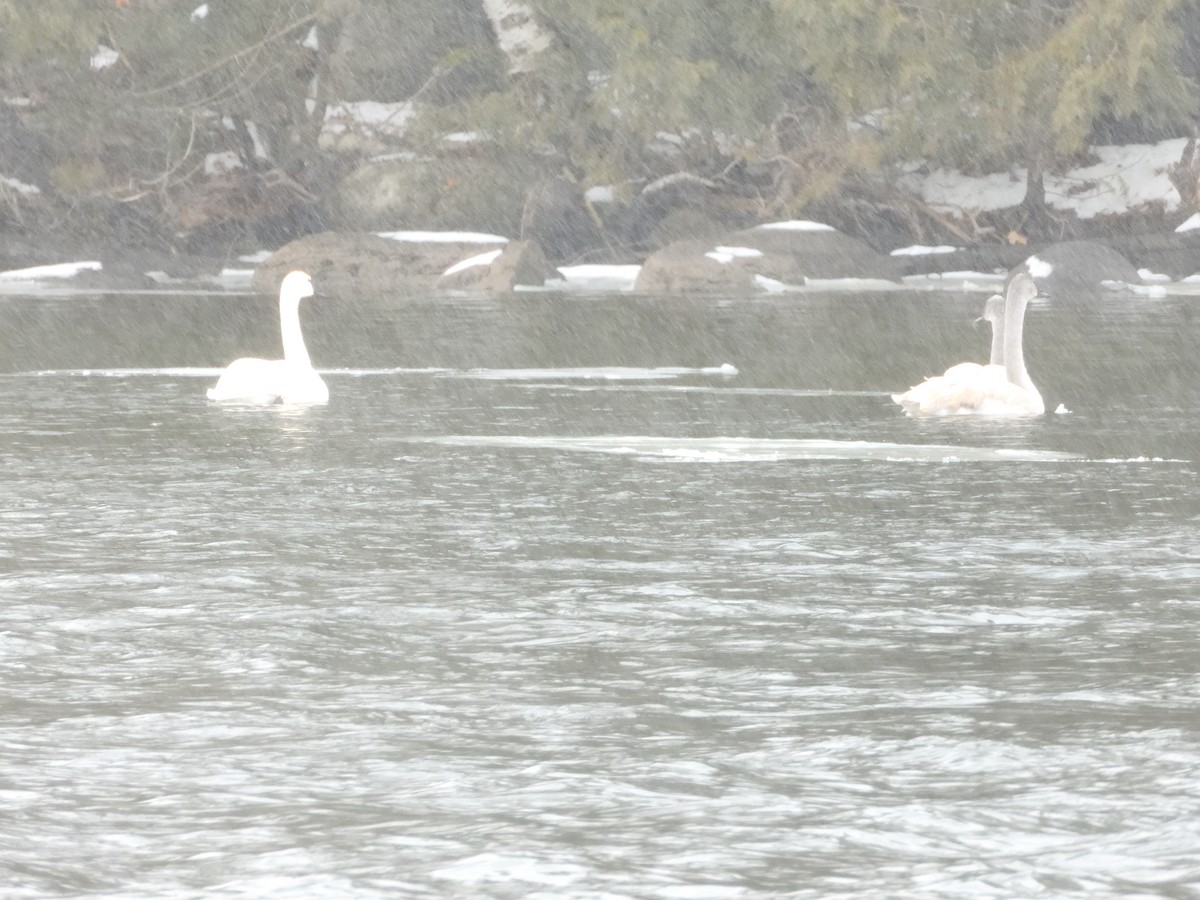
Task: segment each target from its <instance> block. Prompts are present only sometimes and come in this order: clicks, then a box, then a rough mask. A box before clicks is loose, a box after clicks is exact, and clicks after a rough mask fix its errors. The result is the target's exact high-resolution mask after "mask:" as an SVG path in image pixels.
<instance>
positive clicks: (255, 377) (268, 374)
mask: <svg viewBox="0 0 1200 900" xmlns="http://www.w3.org/2000/svg"><path fill="white" fill-rule="evenodd" d="M282 368H283V362H282V360H274V359H254V358H252V357H245V358H243V359H235V360H234V361H233V362H231V363H230V364H229V365H228V366H227V367H226V369H225V371H224V372H222V373H221V377H220V378H218V379H217V383H216V384H215V385H213V386H212V387H211V388H209V389H208V399H209V400H240V401H242V402H244V403H274V402H275V401H276V400H278V399H279V398H280V397H281V396H282V390H283V378H282V372H281V370H282Z"/></svg>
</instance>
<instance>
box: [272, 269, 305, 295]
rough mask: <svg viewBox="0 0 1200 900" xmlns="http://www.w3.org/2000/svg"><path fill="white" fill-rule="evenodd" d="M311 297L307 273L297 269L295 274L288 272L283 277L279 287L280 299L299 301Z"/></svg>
mask: <svg viewBox="0 0 1200 900" xmlns="http://www.w3.org/2000/svg"><path fill="white" fill-rule="evenodd" d="M312 295H313V285H312V279H311V278H309V277H308V273H307V272H301V271H300V270H299V269H297V270H296V271H295V272H288V273H287V274H286V275H285V276H283V283H282V284H280V285H279V296H280V298H283V297H290V298H292V299H293V300H300V299H302V298H304V297H311V296H312Z"/></svg>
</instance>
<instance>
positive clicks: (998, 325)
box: [988, 316, 1004, 366]
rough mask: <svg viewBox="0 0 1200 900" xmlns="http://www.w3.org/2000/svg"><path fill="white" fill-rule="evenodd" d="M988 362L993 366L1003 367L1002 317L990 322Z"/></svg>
mask: <svg viewBox="0 0 1200 900" xmlns="http://www.w3.org/2000/svg"><path fill="white" fill-rule="evenodd" d="M988 362H989V363H990V364H991V365H993V366H1003V365H1004V316H1001V317H1000V318H998V319H996V320H995V321H994V322H992V356H991V358H990V359H989V360H988Z"/></svg>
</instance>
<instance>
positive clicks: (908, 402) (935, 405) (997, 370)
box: [892, 273, 1046, 416]
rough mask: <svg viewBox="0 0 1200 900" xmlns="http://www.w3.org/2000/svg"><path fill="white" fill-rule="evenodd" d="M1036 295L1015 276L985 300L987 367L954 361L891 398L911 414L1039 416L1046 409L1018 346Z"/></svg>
mask: <svg viewBox="0 0 1200 900" xmlns="http://www.w3.org/2000/svg"><path fill="white" fill-rule="evenodd" d="M1037 292H1038V289H1037V285H1036V284H1035V283H1034V281H1033V279H1032V278H1030V277H1029V276H1028V275H1026V274H1025V273H1018V274H1017V275H1015V276H1013V278H1012V280H1011V281H1010V282H1009V284H1008V288H1007V290H1006V291H1005V296H1004V297H1003V298H1001V297H1000V296H999V295H996V296H993V297H990V298H989V299H988V302H987V304H986V305H985V307H984V314H983V318H984V319H986V320H988V321H989V322H991V323H992V353H991V361H990V362H989V363H988V364H987V365H986V366H983V365H979V364H978V363H959V364H958V365H956V366H951V367H950V368H949V369H947V370H946V372H945V374H943V375H939V376H936V377H934V378H929V379H927V380H925V381H924V382H922V383H921V384H918V385H916V386H915V387H913V388H911V389H909V390H908V391H905V392H904V393H903V394H893V395H892V399H893V400H894V401H895V402H896V403H898V404H900V406H902V407H903V408H904V411H905V412H906V413H908V414H909V415H913V416H953V415H975V416H1040V415H1041V414H1042V413H1044V412H1045V411H1046V407H1045V404H1044V403H1043V402H1042V397H1041V394H1039V393H1038V390H1037V388H1036V387H1035V386H1034V384H1033V381H1032V380H1031V379H1030V378H1029V373H1028V372H1027V371H1026V369H1025V358H1024V351H1023V348H1022V341H1023V331H1024V321H1025V307H1026V306H1027V305H1028V303H1029V301H1030V300H1032V299H1033V298H1034V297H1035V296H1037ZM1001 300H1003V303H1002V304H1001ZM1001 306H1002V307H1003V313H1002V314H1001Z"/></svg>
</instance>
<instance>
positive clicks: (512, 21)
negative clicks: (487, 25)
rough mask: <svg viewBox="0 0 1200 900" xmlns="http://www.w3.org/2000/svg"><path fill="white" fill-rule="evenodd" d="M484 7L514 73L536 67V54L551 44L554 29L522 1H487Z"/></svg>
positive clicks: (510, 69) (484, 2)
mask: <svg viewBox="0 0 1200 900" xmlns="http://www.w3.org/2000/svg"><path fill="white" fill-rule="evenodd" d="M483 9H484V12H486V13H487V17H488V19H490V20H491V23H492V28H493V29H495V31H496V41H497V43H498V44H499V45H500V49H501V50H502V51H503V52H504V54H505V55H506V56H507V57H508V59H509V62H510V63H511V65H510V66H509V69H508V71H509V74H510V75H520V74H522V73H524V72H529V71H531V70H532V69H533V68H534V65H535V63H534V57H536V56H537V55H538V54H539V53H541V52H542V51H543V50H545V49H546V48H547V47H549V46H550V45H551V43H552V42H553V41H552V38H551V36H550V32H549V31H547V30H546V29H545V28H543V27H542V26H541V25H539V24H538V21H537V18H536V17H535V16H534V14H533V9H532V8H531V7H530V6H528V5H527V4H525V3H522V2H520V0H483Z"/></svg>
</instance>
